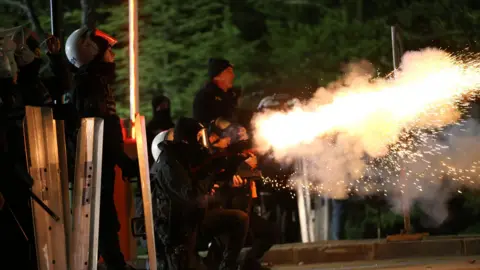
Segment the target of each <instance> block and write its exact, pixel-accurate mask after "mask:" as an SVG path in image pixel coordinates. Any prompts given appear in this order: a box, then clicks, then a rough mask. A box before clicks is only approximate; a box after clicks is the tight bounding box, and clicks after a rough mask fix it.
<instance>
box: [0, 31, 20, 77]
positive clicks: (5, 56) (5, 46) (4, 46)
mask: <svg viewBox="0 0 480 270" xmlns="http://www.w3.org/2000/svg"><path fill="white" fill-rule="evenodd" d="M9 31H10V30H3V31H2V30H0V78H14V77H15V75H16V74H17V71H18V68H17V63H16V62H15V56H14V52H15V49H16V44H15V42H13V41H12V40H11V39H10V38H9V37H8V34H9Z"/></svg>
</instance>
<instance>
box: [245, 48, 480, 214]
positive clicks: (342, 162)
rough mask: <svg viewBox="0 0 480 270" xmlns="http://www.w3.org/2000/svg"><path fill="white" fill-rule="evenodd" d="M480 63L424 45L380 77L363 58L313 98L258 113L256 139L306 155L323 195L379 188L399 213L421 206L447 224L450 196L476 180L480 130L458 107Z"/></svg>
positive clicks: (470, 92) (479, 73)
mask: <svg viewBox="0 0 480 270" xmlns="http://www.w3.org/2000/svg"><path fill="white" fill-rule="evenodd" d="M479 64H480V61H478V60H477V57H472V56H469V57H462V58H460V57H454V56H452V55H450V54H448V53H446V52H444V51H441V50H437V49H425V50H422V51H416V52H408V53H406V54H405V55H404V57H403V58H402V65H401V66H400V68H399V70H398V71H397V72H396V74H395V78H376V77H375V70H374V68H373V66H372V65H371V64H370V63H368V62H365V61H362V62H359V63H355V64H351V65H348V66H347V68H346V74H345V75H344V76H343V77H342V78H341V79H339V80H338V81H336V82H334V83H332V84H330V85H328V86H327V87H325V88H320V89H318V90H317V92H316V93H315V95H314V96H313V98H312V99H311V100H309V101H308V102H306V103H305V104H302V105H300V106H298V107H296V108H294V109H293V110H292V111H290V112H287V113H282V112H267V113H263V114H259V115H257V116H256V117H255V118H254V124H255V127H256V131H255V132H256V133H255V139H256V141H257V145H258V146H259V147H260V149H263V150H265V151H266V150H267V149H273V150H274V155H275V157H276V159H277V160H279V161H282V162H285V163H290V162H292V161H299V160H301V161H302V162H303V163H302V166H301V171H302V173H303V175H305V174H306V176H307V178H308V188H310V189H313V190H315V191H318V192H319V193H322V194H325V195H327V196H329V197H332V198H345V197H346V196H347V194H348V192H349V191H354V192H356V193H357V194H360V195H369V194H373V193H381V194H385V195H386V196H387V197H389V198H391V199H392V204H393V205H394V209H397V210H399V211H400V210H401V209H402V207H409V206H411V205H412V204H413V203H414V202H419V203H420V206H421V207H422V208H423V209H424V210H425V211H426V212H427V213H429V215H430V216H431V217H432V218H433V219H434V220H435V221H436V223H441V222H442V221H443V220H444V219H445V218H446V215H447V211H446V208H445V203H446V200H447V199H448V198H449V196H450V194H451V192H452V191H456V190H457V189H459V188H460V186H462V185H468V186H475V184H476V183H477V179H476V178H477V177H476V174H477V173H476V165H477V161H480V151H478V150H477V149H479V148H478V146H480V145H479V143H480V136H479V135H480V126H479V125H478V123H477V122H475V120H472V119H470V120H468V121H463V122H458V121H459V118H460V115H461V112H460V111H459V109H458V103H459V102H460V103H461V102H466V101H468V99H469V98H471V97H473V96H474V95H475V94H476V90H477V89H478V86H479V85H480V69H479ZM297 177H301V176H297ZM294 180H295V179H294Z"/></svg>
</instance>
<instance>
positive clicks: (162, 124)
mask: <svg viewBox="0 0 480 270" xmlns="http://www.w3.org/2000/svg"><path fill="white" fill-rule="evenodd" d="M152 110H153V119H152V120H151V121H150V122H148V124H147V127H146V129H147V143H148V146H147V147H148V149H149V150H150V149H151V145H152V142H153V139H154V138H155V136H157V135H158V134H159V133H160V132H162V131H165V130H167V129H170V128H173V126H174V124H173V121H172V116H171V113H170V99H169V98H168V97H166V96H164V95H160V96H156V97H155V98H153V100H152ZM149 161H150V163H149V164H153V162H154V160H153V156H152V153H151V151H150V153H149Z"/></svg>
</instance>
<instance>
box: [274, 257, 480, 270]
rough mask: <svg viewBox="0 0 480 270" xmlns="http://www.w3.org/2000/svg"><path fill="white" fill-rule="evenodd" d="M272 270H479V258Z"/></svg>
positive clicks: (289, 266)
mask: <svg viewBox="0 0 480 270" xmlns="http://www.w3.org/2000/svg"><path fill="white" fill-rule="evenodd" d="M273 269H274V270H287V269H291V270H327V269H332V270H334V269H335V270H338V269H342V270H347V269H351V270H356V269H359V270H360V269H362V270H367V269H389V270H400V269H402V270H430V269H431V270H450V269H455V270H463V269H465V270H467V269H469V270H470V269H478V270H480V257H479V256H472V257H464V256H459V257H447V258H445V257H442V258H419V259H403V260H400V259H398V260H385V261H358V262H349V263H329V264H311V265H281V266H274V267H273Z"/></svg>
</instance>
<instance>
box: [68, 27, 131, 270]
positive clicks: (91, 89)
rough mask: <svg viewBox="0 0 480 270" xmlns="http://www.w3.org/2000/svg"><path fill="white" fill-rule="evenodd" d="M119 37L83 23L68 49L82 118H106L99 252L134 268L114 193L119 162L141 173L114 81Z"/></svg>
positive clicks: (111, 263)
mask: <svg viewBox="0 0 480 270" xmlns="http://www.w3.org/2000/svg"><path fill="white" fill-rule="evenodd" d="M116 42H117V41H116V40H115V39H114V38H113V37H111V36H109V35H108V34H106V33H104V32H102V31H100V30H98V29H88V28H86V27H82V28H80V29H77V30H75V31H74V32H73V33H72V34H71V35H70V36H69V37H68V39H67V42H66V47H65V52H66V55H67V58H68V60H69V61H70V63H71V64H72V65H74V66H75V67H76V68H78V70H77V72H76V74H75V77H74V85H75V88H74V91H73V94H72V101H73V103H74V104H75V105H76V109H77V113H78V117H79V118H84V117H100V118H103V120H104V140H103V158H102V180H101V183H102V187H101V195H100V228H99V247H98V248H99V253H100V255H101V256H102V257H103V259H104V261H105V264H106V266H107V268H108V269H131V267H130V266H127V265H126V263H125V259H124V257H123V254H122V252H121V250H120V243H119V238H118V231H119V230H120V223H119V221H118V217H117V211H116V209H115V204H114V199H113V193H114V183H115V166H116V165H118V166H119V167H120V168H121V169H122V173H123V175H124V176H127V177H132V176H138V163H136V162H135V161H133V160H131V159H130V158H129V157H128V156H127V155H126V154H125V152H124V150H123V134H122V130H121V125H120V118H119V117H118V115H117V111H116V103H115V98H114V95H113V89H112V87H111V84H112V83H113V80H114V76H115V62H114V56H115V55H114V53H113V51H112V46H114V45H115V44H116Z"/></svg>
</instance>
